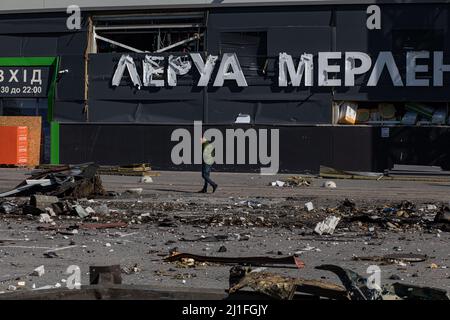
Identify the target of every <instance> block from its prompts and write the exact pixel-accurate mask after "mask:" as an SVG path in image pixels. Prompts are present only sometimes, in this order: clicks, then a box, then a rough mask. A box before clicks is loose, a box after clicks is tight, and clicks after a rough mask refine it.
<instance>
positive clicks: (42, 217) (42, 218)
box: [39, 213, 53, 223]
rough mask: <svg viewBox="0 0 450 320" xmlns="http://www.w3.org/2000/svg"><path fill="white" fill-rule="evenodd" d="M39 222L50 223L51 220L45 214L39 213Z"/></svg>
mask: <svg viewBox="0 0 450 320" xmlns="http://www.w3.org/2000/svg"><path fill="white" fill-rule="evenodd" d="M39 222H40V223H52V222H53V219H52V218H51V217H50V215H48V214H47V213H41V214H40V215H39Z"/></svg>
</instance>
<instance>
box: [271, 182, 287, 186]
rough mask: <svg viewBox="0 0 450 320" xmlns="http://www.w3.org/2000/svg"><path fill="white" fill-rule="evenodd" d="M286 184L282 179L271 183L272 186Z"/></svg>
mask: <svg viewBox="0 0 450 320" xmlns="http://www.w3.org/2000/svg"><path fill="white" fill-rule="evenodd" d="M284 184H285V183H284V182H283V181H280V180H277V181H274V182H272V183H271V185H272V187H284Z"/></svg>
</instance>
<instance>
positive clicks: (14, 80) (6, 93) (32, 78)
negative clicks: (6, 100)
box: [0, 67, 49, 97]
mask: <svg viewBox="0 0 450 320" xmlns="http://www.w3.org/2000/svg"><path fill="white" fill-rule="evenodd" d="M48 77H49V69H48V68H35V67H0V97H45V96H47V86H48V83H47V82H48Z"/></svg>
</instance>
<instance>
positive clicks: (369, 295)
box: [316, 265, 381, 300]
mask: <svg viewBox="0 0 450 320" xmlns="http://www.w3.org/2000/svg"><path fill="white" fill-rule="evenodd" d="M316 269H318V270H327V271H331V272H333V273H334V274H336V275H337V276H338V277H339V279H340V280H341V282H342V284H343V285H344V287H345V289H346V290H347V292H348V294H349V296H350V299H351V300H379V299H381V288H374V287H375V285H374V284H371V285H369V283H368V280H367V279H366V278H364V277H362V276H360V275H359V274H357V273H356V272H354V271H352V270H349V269H345V268H342V267H340V266H335V265H321V266H318V267H316ZM369 287H370V288H369Z"/></svg>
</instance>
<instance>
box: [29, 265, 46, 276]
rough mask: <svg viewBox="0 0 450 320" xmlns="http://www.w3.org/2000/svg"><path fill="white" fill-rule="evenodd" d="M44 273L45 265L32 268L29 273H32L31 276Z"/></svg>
mask: <svg viewBox="0 0 450 320" xmlns="http://www.w3.org/2000/svg"><path fill="white" fill-rule="evenodd" d="M44 274H45V267H44V266H43V265H42V266H39V267H37V268H36V269H34V270H33V272H32V273H31V275H32V276H35V277H42V276H43V275H44Z"/></svg>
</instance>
